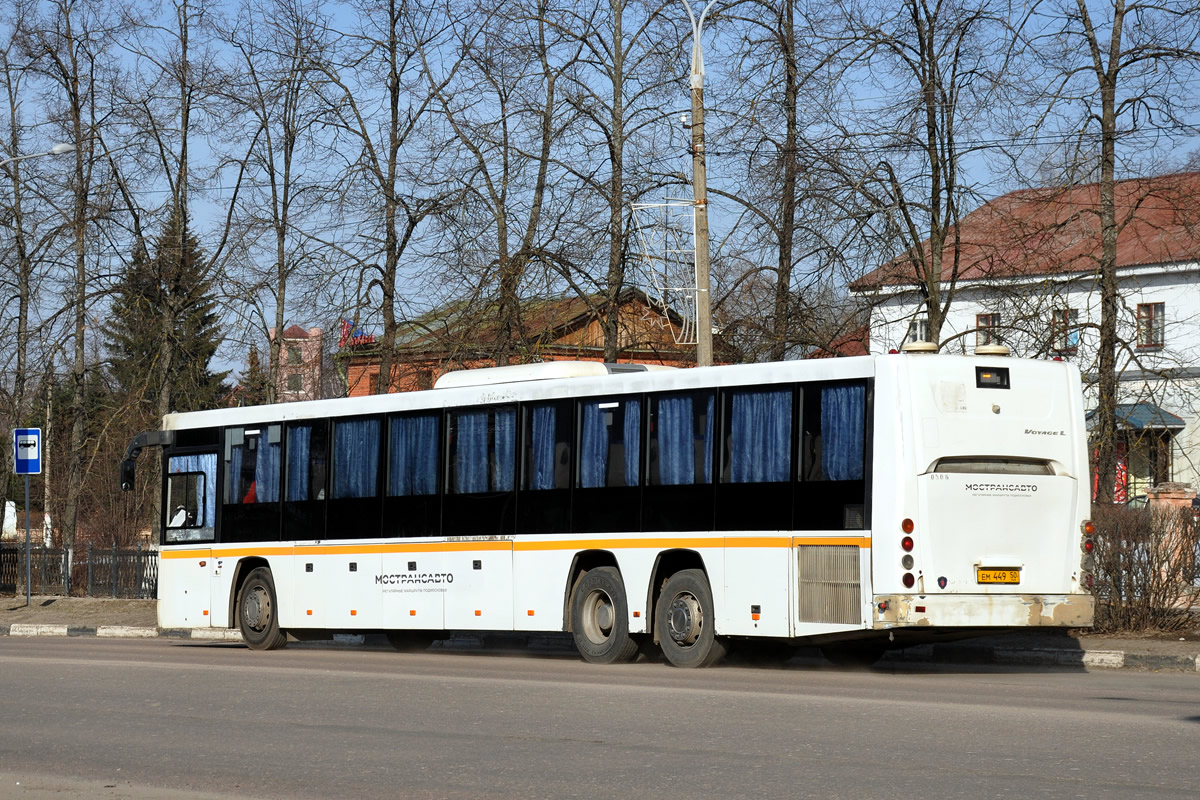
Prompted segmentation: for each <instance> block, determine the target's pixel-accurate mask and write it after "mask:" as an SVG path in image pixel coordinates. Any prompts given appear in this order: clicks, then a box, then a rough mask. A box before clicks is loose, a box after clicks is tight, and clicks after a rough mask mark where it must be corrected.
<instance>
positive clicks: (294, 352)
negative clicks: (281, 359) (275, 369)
mask: <svg viewBox="0 0 1200 800" xmlns="http://www.w3.org/2000/svg"><path fill="white" fill-rule="evenodd" d="M287 359H288V362H287V363H288V366H289V367H299V366H301V365H302V364H303V363H304V356H303V355H302V354H301V353H300V348H299V347H298V346H297V345H294V344H290V345H288V349H287Z"/></svg>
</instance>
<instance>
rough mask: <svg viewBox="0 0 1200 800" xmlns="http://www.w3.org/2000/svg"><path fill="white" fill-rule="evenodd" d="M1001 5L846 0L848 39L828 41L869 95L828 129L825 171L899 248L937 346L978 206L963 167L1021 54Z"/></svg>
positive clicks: (850, 78) (852, 88)
mask: <svg viewBox="0 0 1200 800" xmlns="http://www.w3.org/2000/svg"><path fill="white" fill-rule="evenodd" d="M993 5H995V4H994V3H992V2H990V0H976V1H975V2H966V3H940V2H939V3H935V4H930V3H928V2H925V1H924V0H904V2H902V3H899V4H886V3H862V4H860V3H856V2H852V1H850V0H848V1H847V2H839V3H837V4H836V8H837V13H838V15H839V18H840V25H841V31H840V32H839V33H837V34H836V35H835V36H832V37H830V38H829V39H828V40H827V43H826V45H825V46H827V47H832V48H834V49H835V50H836V51H838V52H839V53H841V54H842V62H841V70H842V72H841V80H842V82H843V84H842V89H843V91H847V92H851V93H852V94H859V95H862V94H866V95H867V99H866V100H865V101H857V100H855V101H850V100H847V101H845V102H842V103H839V104H838V105H837V106H836V107H835V113H834V115H832V117H831V118H830V119H828V120H827V121H825V122H824V125H825V126H826V128H827V130H828V132H829V135H828V138H827V140H826V141H825V142H823V145H824V147H825V148H826V150H827V152H829V153H832V154H833V155H834V156H836V157H834V158H829V157H827V158H825V159H824V161H823V167H824V168H826V169H828V170H830V172H831V174H832V175H833V176H836V180H835V181H833V182H832V185H833V186H838V187H841V191H842V192H843V193H844V194H846V195H853V196H855V198H856V199H855V204H861V207H862V210H863V212H864V214H869V215H871V216H875V217H880V218H882V219H881V221H880V222H879V223H876V224H877V225H878V226H879V227H880V228H882V229H883V230H884V231H885V232H886V233H887V234H888V235H890V236H893V237H895V240H896V241H898V242H899V243H900V244H899V247H898V249H899V253H898V254H897V255H898V257H897V258H896V260H895V261H894V262H893V264H892V270H891V272H893V273H894V275H893V277H895V276H900V277H902V278H903V279H904V280H905V281H908V282H912V283H914V284H915V285H916V286H917V288H918V291H919V292H920V295H921V298H922V305H923V307H924V310H925V313H926V316H927V320H928V336H929V338H930V339H931V340H932V341H935V342H937V341H938V340H939V337H940V335H941V328H942V321H943V320H944V319H945V316H946V313H947V311H948V310H949V308H950V304H951V303H952V302H953V299H954V293H955V289H956V286H957V283H958V271H959V270H958V268H959V249H960V248H959V242H958V239H957V230H958V221H959V219H960V217H961V215H962V214H963V213H964V211H965V210H966V208H967V207H968V206H969V205H970V204H971V203H972V202H978V198H979V192H978V191H977V189H976V188H975V185H976V184H975V181H972V179H971V178H970V177H969V176H968V174H967V171H966V168H965V165H966V163H967V161H968V159H969V158H970V156H971V155H972V153H973V152H976V151H977V149H978V148H980V147H981V146H982V145H981V144H979V141H980V138H979V134H980V133H981V132H982V131H985V130H987V125H988V120H989V118H990V116H991V114H992V110H993V108H994V107H995V106H996V105H998V104H999V100H1000V97H1001V95H1000V92H1001V90H1002V89H1003V87H1004V83H1003V80H1002V76H1003V74H1004V72H1005V70H1006V68H1007V57H1008V55H1009V54H1010V53H1011V47H1010V46H1009V42H1010V41H1011V35H1010V27H1009V25H1008V24H1007V18H1006V17H1004V16H1002V15H1001V14H1000V13H999V12H997V11H993V8H992V6H993ZM972 134H975V138H974V139H973V138H972ZM975 180H976V181H978V180H980V179H979V178H976V179H975ZM946 259H949V263H946Z"/></svg>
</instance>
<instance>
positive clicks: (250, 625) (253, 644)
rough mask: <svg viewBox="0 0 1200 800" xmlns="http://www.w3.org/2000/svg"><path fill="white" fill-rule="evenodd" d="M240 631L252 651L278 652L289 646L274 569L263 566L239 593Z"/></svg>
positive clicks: (252, 574) (243, 585)
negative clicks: (282, 627)
mask: <svg viewBox="0 0 1200 800" xmlns="http://www.w3.org/2000/svg"><path fill="white" fill-rule="evenodd" d="M237 609H238V629H239V630H240V631H241V632H242V638H243V639H244V640H245V641H246V646H247V647H249V648H250V649H251V650H278V649H279V648H281V647H283V646H284V645H286V644H287V634H285V633H284V632H283V631H281V630H280V629H279V603H278V600H277V599H276V595H275V581H274V579H273V578H272V577H271V570H269V569H267V568H266V567H259V568H258V569H256V570H254V571H253V572H251V573H250V574H249V575H247V576H246V582H245V583H243V584H242V588H241V591H239V592H238V601H237Z"/></svg>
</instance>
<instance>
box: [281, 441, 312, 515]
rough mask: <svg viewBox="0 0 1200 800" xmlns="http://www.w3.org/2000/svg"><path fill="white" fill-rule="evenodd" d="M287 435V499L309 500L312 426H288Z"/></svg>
mask: <svg viewBox="0 0 1200 800" xmlns="http://www.w3.org/2000/svg"><path fill="white" fill-rule="evenodd" d="M287 437H288V440H287V442H288V445H287V499H288V500H309V499H311V498H309V496H308V476H309V469H310V467H309V446H310V443H311V442H312V426H311V425H297V426H295V427H289V428H288V431H287Z"/></svg>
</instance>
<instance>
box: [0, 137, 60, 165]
mask: <svg viewBox="0 0 1200 800" xmlns="http://www.w3.org/2000/svg"><path fill="white" fill-rule="evenodd" d="M73 152H75V145H73V144H68V143H66V142H60V143H59V144H56V145H54V147H51V148H50V149H49V150H47V151H46V152H44V153H30V154H28V155H24V156H13V157H12V158H6V159H4V160H3V161H0V167H3V166H5V165H6V164H11V163H12V162H14V161H24V160H25V159H27V158H40V157H42V156H61V155H63V154H64V153H73Z"/></svg>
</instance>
